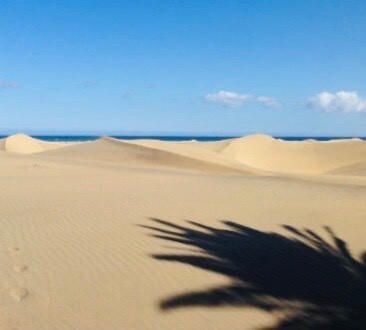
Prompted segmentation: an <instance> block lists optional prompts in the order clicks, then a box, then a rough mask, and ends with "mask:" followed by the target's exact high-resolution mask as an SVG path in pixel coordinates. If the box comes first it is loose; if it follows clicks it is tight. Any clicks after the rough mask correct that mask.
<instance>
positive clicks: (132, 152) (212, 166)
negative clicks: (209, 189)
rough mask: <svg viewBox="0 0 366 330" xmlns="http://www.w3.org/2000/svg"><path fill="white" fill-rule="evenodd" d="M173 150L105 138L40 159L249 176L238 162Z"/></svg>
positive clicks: (44, 153)
mask: <svg viewBox="0 0 366 330" xmlns="http://www.w3.org/2000/svg"><path fill="white" fill-rule="evenodd" d="M173 149H174V148H158V145H157V144H155V143H153V142H152V141H150V142H149V143H147V144H146V143H143V142H141V143H138V142H137V143H134V142H127V141H121V140H117V139H113V138H109V137H104V138H100V139H98V140H96V141H92V142H86V143H80V144H74V145H72V146H68V147H67V148H62V149H57V150H52V151H47V152H43V153H42V155H41V156H42V157H48V158H54V159H62V160H74V161H75V160H79V161H89V162H90V161H93V162H99V163H110V164H117V165H120V166H128V167H145V168H146V167H149V168H151V167H153V168H175V169H185V170H199V171H204V172H206V171H207V172H212V171H214V172H224V173H229V172H231V173H244V172H245V171H247V172H248V173H249V170H248V169H247V167H245V166H241V164H239V163H238V164H235V163H234V164H232V163H230V162H229V161H226V160H225V159H223V160H221V159H220V158H219V157H211V159H210V157H204V155H203V156H202V157H198V156H197V155H196V154H195V153H194V152H193V150H192V154H191V153H188V152H184V151H183V152H180V151H176V152H174V151H173ZM203 154H204V152H203ZM213 156H214V155H213ZM212 158H213V159H212ZM216 158H218V160H217V159H216Z"/></svg>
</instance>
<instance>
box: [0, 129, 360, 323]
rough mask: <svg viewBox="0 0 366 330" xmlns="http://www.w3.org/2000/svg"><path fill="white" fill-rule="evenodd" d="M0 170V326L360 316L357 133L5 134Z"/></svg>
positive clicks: (334, 320) (348, 319) (312, 320)
mask: <svg viewBox="0 0 366 330" xmlns="http://www.w3.org/2000/svg"><path fill="white" fill-rule="evenodd" d="M0 185H1V195H0V226H1V231H0V236H1V239H0V265H1V272H0V329H1V330H2V329H9V330H10V329H12V330H13V329H18V330H51V329H52V330H65V329H75V330H126V329H127V330H128V329H137V330H140V329H141V330H145V329H146V330H148V329H156V330H172V329H174V330H179V329H182V330H183V329H184V330H191V329H220V330H221V329H222V330H224V329H230V330H239V329H240V330H244V329H285V328H284V326H285V325H286V322H287V323H288V324H289V325H291V326H293V327H292V328H290V327H288V328H286V329H301V328H300V326H299V324H301V325H305V327H304V329H318V328H316V325H317V324H318V323H322V322H323V323H324V324H332V325H339V324H341V326H343V327H339V329H341V328H344V329H351V328H352V327H351V326H353V325H354V324H356V323H357V324H363V325H366V321H365V318H364V316H362V315H365V311H364V310H362V308H364V306H365V305H366V300H365V299H366V298H365V297H366V275H365V274H366V266H365V263H364V260H366V258H365V256H364V255H363V252H364V249H365V248H366V244H365V242H366V241H365V234H366V225H365V219H366V217H365V216H366V202H365V201H366V142H364V141H361V140H357V139H350V140H342V141H329V142H316V141H310V140H309V141H303V142H286V141H282V140H278V139H274V138H272V137H270V136H265V135H252V136H247V137H243V138H236V139H230V140H225V141H219V142H197V141H192V142H162V141H156V140H135V141H121V140H116V139H113V138H108V137H104V138H101V139H98V140H96V141H92V142H83V143H50V142H44V141H40V140H37V139H34V138H31V137H29V136H26V135H22V134H17V135H13V136H10V137H8V138H5V139H2V140H0ZM362 306H363V307H362ZM291 322H292V324H291ZM337 322H338V323H337ZM342 322H343V323H342ZM355 322H356V323H355ZM362 322H364V323H362ZM281 326H282V328H281ZM333 328H334V327H333ZM364 328H366V327H364ZM319 329H320V328H319ZM360 329H362V327H360Z"/></svg>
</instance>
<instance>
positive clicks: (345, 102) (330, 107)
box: [308, 91, 366, 112]
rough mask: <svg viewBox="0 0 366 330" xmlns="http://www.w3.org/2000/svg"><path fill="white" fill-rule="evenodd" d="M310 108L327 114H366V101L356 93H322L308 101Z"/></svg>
mask: <svg viewBox="0 0 366 330" xmlns="http://www.w3.org/2000/svg"><path fill="white" fill-rule="evenodd" d="M308 106H309V107H311V108H317V109H321V110H324V111H326V112H335V111H338V112H366V99H364V98H361V97H360V96H359V95H358V93H357V92H355V91H339V92H336V93H330V92H321V93H319V94H317V95H315V96H313V97H311V98H310V99H309V100H308Z"/></svg>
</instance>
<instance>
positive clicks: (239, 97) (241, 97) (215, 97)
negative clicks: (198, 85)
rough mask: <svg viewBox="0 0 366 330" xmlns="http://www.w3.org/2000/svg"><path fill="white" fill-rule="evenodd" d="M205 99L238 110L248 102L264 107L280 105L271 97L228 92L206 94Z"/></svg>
mask: <svg viewBox="0 0 366 330" xmlns="http://www.w3.org/2000/svg"><path fill="white" fill-rule="evenodd" d="M205 99H206V101H208V102H211V103H216V104H219V105H222V106H225V107H230V108H239V107H242V106H244V105H246V104H248V103H249V102H251V103H259V104H262V105H264V106H266V107H277V106H279V105H280V103H279V102H278V101H277V100H276V99H274V98H272V97H268V96H255V95H251V94H240V93H236V92H230V91H219V92H217V93H212V94H207V95H206V96H205Z"/></svg>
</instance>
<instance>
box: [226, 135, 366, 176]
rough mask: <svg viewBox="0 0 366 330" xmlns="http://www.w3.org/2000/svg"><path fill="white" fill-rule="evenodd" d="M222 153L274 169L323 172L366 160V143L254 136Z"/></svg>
mask: <svg viewBox="0 0 366 330" xmlns="http://www.w3.org/2000/svg"><path fill="white" fill-rule="evenodd" d="M221 153H222V154H223V155H225V156H227V157H228V158H230V159H235V160H237V161H239V162H242V163H244V164H245V165H248V166H251V167H254V168H258V169H262V170H267V171H271V172H279V173H302V174H322V173H326V172H329V171H332V170H335V169H337V168H341V167H345V166H350V165H352V164H356V163H358V162H362V161H364V160H365V159H366V142H364V141H362V140H358V139H351V140H335V141H328V142H319V141H310V140H308V141H295V142H289V141H283V140H280V139H274V138H272V137H270V136H266V135H252V136H248V137H243V138H239V139H234V140H232V141H231V142H230V143H229V144H228V145H227V146H226V147H225V148H224V149H223V150H222V151H221Z"/></svg>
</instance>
